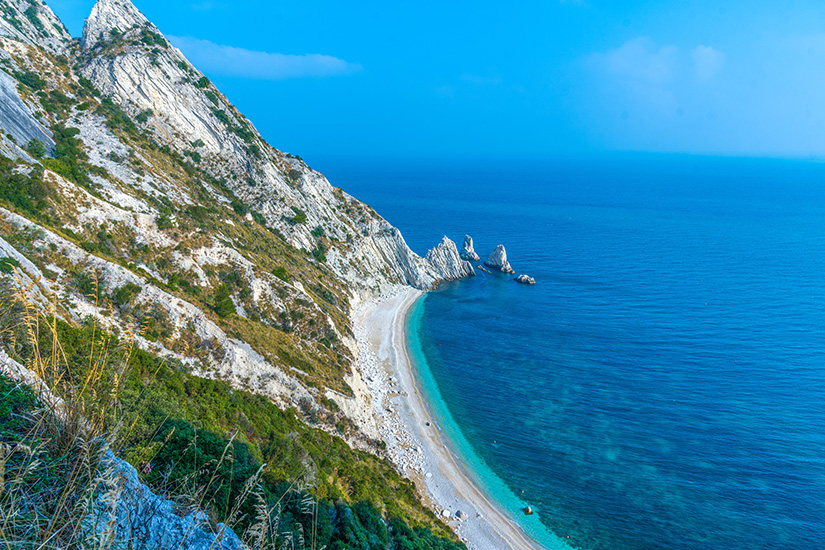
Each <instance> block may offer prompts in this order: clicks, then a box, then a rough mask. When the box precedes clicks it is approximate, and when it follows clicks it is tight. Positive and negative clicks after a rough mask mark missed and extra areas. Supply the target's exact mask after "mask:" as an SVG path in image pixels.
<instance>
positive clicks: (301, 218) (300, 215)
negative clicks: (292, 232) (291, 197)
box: [289, 206, 307, 225]
mask: <svg viewBox="0 0 825 550" xmlns="http://www.w3.org/2000/svg"><path fill="white" fill-rule="evenodd" d="M290 208H292V211H293V212H295V215H294V216H293V217H292V218H290V220H289V221H290V223H292V224H293V225H295V224H299V223H304V222H306V221H307V213H306V212H304V211H303V210H301V209H300V208H298V207H295V206H292V207H290Z"/></svg>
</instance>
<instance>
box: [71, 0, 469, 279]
mask: <svg viewBox="0 0 825 550" xmlns="http://www.w3.org/2000/svg"><path fill="white" fill-rule="evenodd" d="M112 29H114V30H116V31H117V32H116V33H115V35H113V34H112V32H111V31H112ZM144 29H146V30H149V31H150V32H152V33H158V34H160V33H159V31H158V30H157V28H156V27H154V25H152V24H151V23H149V22H148V21H147V20H146V18H145V17H144V16H143V15H142V14H141V13H140V12H139V11H138V10H137V9H136V8H135V7H134V5H133V4H132V3H131V2H130V1H129V0H98V3H97V4H96V5H95V7H94V9H93V10H92V13H91V15H90V16H89V18H88V19H87V21H86V27H85V29H84V33H83V40H82V44H83V47H84V49H85V50H86V51H87V53H88V54H89V55H90V57H89V59H88V61H87V62H86V64H85V65H84V66H83V67H82V69H81V72H82V74H83V75H84V76H85V77H86V78H88V79H89V80H91V81H92V82H93V83H94V85H95V86H96V87H97V88H99V89H100V90H101V91H102V92H103V93H104V95H106V96H109V97H111V98H112V100H113V101H114V102H115V103H117V104H118V105H119V106H121V108H123V109H124V110H125V111H126V112H127V113H130V114H131V115H133V116H134V115H137V114H138V113H141V112H146V111H147V110H151V112H152V115H151V116H150V117H149V119H148V122H147V125H148V127H149V128H150V129H151V130H152V131H153V132H154V133H155V134H156V135H157V136H158V137H159V138H161V140H162V142H165V143H167V144H168V145H170V146H171V147H172V148H173V149H176V150H177V151H179V152H186V151H190V150H192V149H193V147H194V145H193V144H194V143H199V145H198V147H197V150H198V152H199V153H200V154H201V155H202V156H203V162H202V163H201V165H200V167H201V168H204V169H205V170H207V171H208V172H210V173H211V174H212V175H213V176H214V177H216V178H220V179H224V180H225V181H226V182H227V185H228V186H229V187H230V188H231V189H232V191H233V192H234V193H235V195H236V196H237V197H238V198H240V199H241V200H243V201H244V202H245V203H246V204H249V205H250V206H252V207H254V208H255V209H256V210H257V211H258V212H260V213H261V214H262V215H263V216H264V218H265V219H266V222H267V225H269V226H270V227H273V228H275V229H277V230H278V231H279V232H280V233H281V234H283V235H284V236H285V238H286V239H287V241H288V242H289V244H291V245H292V246H294V247H296V248H298V249H302V250H306V251H310V252H311V251H312V250H314V249H315V247H316V246H317V240H316V238H315V237H314V236H313V234H312V232H313V231H314V230H315V229H317V228H321V229H323V232H324V235H326V236H327V237H328V238H329V239H330V240H332V241H334V243H346V244H345V245H344V244H333V245H332V246H331V248H330V250H329V251H328V252H327V254H326V258H327V265H328V266H329V267H330V268H331V269H332V270H333V271H334V272H335V274H336V275H338V276H339V277H340V278H341V279H343V280H344V281H346V282H347V283H348V284H349V286H350V287H351V289H352V291H353V294H358V293H363V294H365V295H376V294H378V293H379V292H380V288H381V287H382V286H386V285H391V284H398V283H401V284H408V285H411V286H414V287H416V288H419V289H429V288H432V287H433V286H434V285H435V284H436V283H437V282H438V281H440V280H445V279H456V278H460V277H466V276H469V275H472V274H474V272H473V269H472V266H469V265H466V263H465V262H464V261H463V260H462V259H461V257H460V256H459V254H458V252H457V250H456V247H455V244H454V243H452V241H449V243H445V242H444V241H442V243H441V244H439V245H438V246H437V247H436V248H435V249H433V250H432V251H431V253H428V254H427V255H426V257H425V258H421V257H420V256H418V255H417V254H415V253H414V252H413V251H412V250H410V248H409V247H408V246H407V244H406V242H404V239H403V237H402V236H401V233H400V232H399V231H398V230H397V229H396V228H394V227H393V226H392V225H390V224H389V223H387V222H386V220H384V219H383V218H381V216H379V215H378V214H377V213H375V211H373V210H372V209H371V208H370V207H368V206H366V205H364V204H363V203H361V202H360V201H358V200H356V199H355V198H353V197H351V196H349V195H348V194H346V193H344V192H342V191H341V190H339V189H336V188H334V187H333V186H332V185H330V183H329V181H327V179H326V178H325V177H324V176H323V175H321V174H319V173H317V172H315V171H314V170H312V169H310V168H309V167H308V166H307V165H306V164H305V163H304V162H303V161H301V160H300V159H298V158H295V157H292V156H291V155H285V154H283V153H281V152H279V151H276V150H274V149H272V148H271V147H270V146H269V145H268V144H267V143H266V142H265V141H264V140H263V138H261V137H260V135H259V134H258V132H257V130H256V129H255V127H254V126H252V124H251V123H249V121H247V120H246V119H245V118H244V117H243V116H241V115H240V113H238V112H237V111H236V110H235V109H234V107H232V106H231V105H230V104H229V103H228V101H227V100H226V98H225V97H223V96H222V95H221V94H220V93H219V92H218V91H217V90H216V89H215V88H214V87H213V86H212V85H211V84H207V83H204V82H202V81H201V80H200V79H201V77H202V76H203V75H202V74H201V73H199V72H197V71H196V70H195V69H194V68H193V67H192V66H191V64H190V63H189V62H188V61H187V60H186V58H185V57H184V56H183V54H182V53H181V52H180V51H179V50H177V49H175V48H174V47H171V46H169V47H168V48H165V49H163V48H161V50H162V51H161V52H160V53H156V52H155V53H153V52H151V51H149V49H147V48H145V47H143V46H142V45H141V44H140V40H139V35H140V33H141V32H142V31H143V30H144ZM152 49H156V48H152ZM110 50H111V52H110ZM112 52H117V53H116V54H114V55H113V54H112ZM244 128H245V129H246V130H244ZM245 132H246V133H245ZM255 151H257V152H255ZM298 211H299V212H302V213H303V214H304V215H305V217H306V221H303V222H293V221H290V220H292V219H293V218H294V217H295V216H296V215H297V212H298ZM449 244H452V247H450V246H449ZM453 251H455V253H453Z"/></svg>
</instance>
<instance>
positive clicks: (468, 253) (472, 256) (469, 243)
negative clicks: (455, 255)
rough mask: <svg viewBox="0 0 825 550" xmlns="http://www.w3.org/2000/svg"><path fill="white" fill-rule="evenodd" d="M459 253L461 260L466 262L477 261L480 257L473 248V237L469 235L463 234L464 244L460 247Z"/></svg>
mask: <svg viewBox="0 0 825 550" xmlns="http://www.w3.org/2000/svg"><path fill="white" fill-rule="evenodd" d="M459 255H460V256H461V259H462V260H465V261H468V262H477V261H479V260H480V259H481V258H479V257H478V254H476V251H475V250H474V249H473V238H472V237H471V236H469V235H464V246H462V247H461V253H460V254H459Z"/></svg>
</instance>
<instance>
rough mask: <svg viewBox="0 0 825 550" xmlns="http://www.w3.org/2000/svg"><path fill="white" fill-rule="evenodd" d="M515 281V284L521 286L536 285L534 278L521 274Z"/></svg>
mask: <svg viewBox="0 0 825 550" xmlns="http://www.w3.org/2000/svg"><path fill="white" fill-rule="evenodd" d="M515 281H516V282H517V283H521V284H523V285H534V284H536V280H535V279H534V278H532V277H530V276H529V275H525V274H523V273H522V274H521V275H519V276H518V277H516V279H515Z"/></svg>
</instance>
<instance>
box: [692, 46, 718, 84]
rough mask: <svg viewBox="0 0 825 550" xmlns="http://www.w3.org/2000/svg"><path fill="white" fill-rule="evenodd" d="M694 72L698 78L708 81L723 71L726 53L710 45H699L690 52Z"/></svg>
mask: <svg viewBox="0 0 825 550" xmlns="http://www.w3.org/2000/svg"><path fill="white" fill-rule="evenodd" d="M690 59H691V61H693V74H694V76H695V77H696V79H697V80H701V81H706V80H710V79H712V78H713V77H714V76H716V75H717V74H719V73H720V72H722V67H723V66H724V64H725V54H723V53H722V52H720V51H719V50H715V49H713V48H711V47H710V46H697V47H695V48H694V49H693V51H692V52H690Z"/></svg>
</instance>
